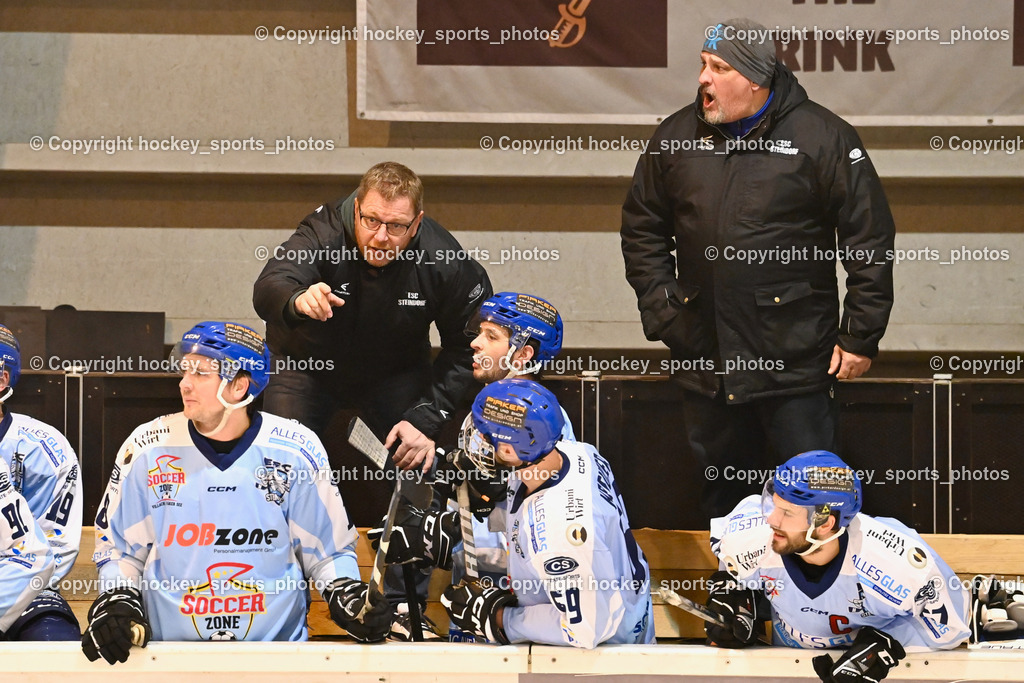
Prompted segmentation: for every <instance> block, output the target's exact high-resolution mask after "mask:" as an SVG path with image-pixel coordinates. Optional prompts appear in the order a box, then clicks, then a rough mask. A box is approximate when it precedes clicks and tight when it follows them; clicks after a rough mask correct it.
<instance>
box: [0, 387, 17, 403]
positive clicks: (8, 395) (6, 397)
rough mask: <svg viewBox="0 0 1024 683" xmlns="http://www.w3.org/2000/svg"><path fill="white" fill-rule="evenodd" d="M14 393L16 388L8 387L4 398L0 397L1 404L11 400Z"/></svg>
mask: <svg viewBox="0 0 1024 683" xmlns="http://www.w3.org/2000/svg"><path fill="white" fill-rule="evenodd" d="M13 393H14V387H7V391H5V392H4V394H3V396H0V403H3V402H4V401H6V400H7V399H9V398H10V397H11V394H13Z"/></svg>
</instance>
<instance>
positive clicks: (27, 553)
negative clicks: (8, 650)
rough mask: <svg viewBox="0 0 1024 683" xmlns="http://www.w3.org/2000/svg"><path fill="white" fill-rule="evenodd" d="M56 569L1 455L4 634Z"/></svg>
mask: <svg viewBox="0 0 1024 683" xmlns="http://www.w3.org/2000/svg"><path fill="white" fill-rule="evenodd" d="M53 568H54V562H53V551H52V550H51V549H50V544H49V543H47V542H46V538H45V537H44V536H43V531H42V529H41V528H40V526H39V525H38V524H37V523H36V521H35V519H34V518H33V516H32V513H31V512H30V511H29V508H28V501H26V500H25V498H24V497H23V496H22V495H21V494H20V493H18V491H17V489H15V488H14V486H13V484H12V483H11V473H10V471H9V470H8V469H7V463H6V462H5V461H4V460H3V459H2V458H0V586H3V590H0V633H3V632H4V631H6V630H7V629H9V628H10V627H11V624H13V623H14V622H15V621H16V620H17V619H18V617H20V616H21V615H22V613H23V612H24V611H25V609H26V608H27V607H28V605H29V603H30V602H32V601H33V600H34V599H35V597H36V596H37V595H39V591H40V590H42V589H43V588H44V587H45V586H46V585H47V583H48V582H49V581H50V576H51V575H52V574H53Z"/></svg>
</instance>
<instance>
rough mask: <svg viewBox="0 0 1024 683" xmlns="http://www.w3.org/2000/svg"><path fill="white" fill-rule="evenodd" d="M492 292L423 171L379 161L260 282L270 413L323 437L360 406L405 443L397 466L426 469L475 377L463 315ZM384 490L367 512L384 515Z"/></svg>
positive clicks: (274, 258) (313, 218)
mask: <svg viewBox="0 0 1024 683" xmlns="http://www.w3.org/2000/svg"><path fill="white" fill-rule="evenodd" d="M492 293H493V292H492V289H491V283H490V280H489V279H488V277H487V273H486V272H485V271H484V269H483V267H482V266H481V265H480V264H479V263H477V262H476V261H474V260H473V259H472V258H469V256H467V255H466V254H465V252H464V250H463V249H462V246H461V245H460V244H459V243H458V242H457V241H456V240H455V238H454V237H452V236H451V234H450V233H449V232H448V231H447V230H445V229H444V228H443V227H441V225H439V224H438V223H437V222H436V221H434V220H432V219H430V218H429V217H427V216H425V215H424V213H423V184H422V182H421V181H420V179H419V177H417V175H416V174H415V173H413V172H412V171H411V170H410V169H408V168H406V167H405V166H403V165H402V164H399V163H395V162H383V163H380V164H377V165H376V166H374V167H373V168H371V169H370V170H369V171H367V172H366V174H365V175H364V176H363V178H362V180H361V181H360V183H359V187H358V189H357V190H356V191H355V192H354V193H353V194H351V195H350V196H348V197H347V198H345V199H340V200H338V201H335V202H333V203H330V204H324V205H323V206H321V207H320V208H318V209H317V210H316V211H314V212H313V213H311V214H310V215H309V216H307V217H306V218H305V219H303V221H302V222H301V223H300V224H299V227H298V229H297V230H296V231H295V232H294V233H293V234H292V236H291V237H289V238H288V240H287V241H286V242H285V243H284V244H282V245H281V246H280V247H278V248H277V249H275V250H274V251H273V252H272V254H271V257H270V260H269V261H268V262H267V265H266V266H265V267H264V269H263V272H262V273H261V274H260V276H259V278H258V279H257V280H256V284H255V287H254V289H253V307H254V308H255V309H256V312H257V313H258V314H259V316H260V317H261V318H262V319H263V320H265V321H266V323H267V341H268V344H269V346H270V350H271V353H272V356H273V360H272V367H273V369H274V370H275V374H274V375H273V376H272V377H271V380H270V386H269V387H268V388H267V390H266V393H265V394H264V396H265V398H264V409H265V410H267V411H269V412H272V413H275V414H277V415H281V416H283V417H291V418H295V419H297V420H299V421H300V422H302V423H303V424H305V425H306V426H307V427H309V428H310V429H312V430H313V431H314V432H316V433H317V434H318V435H323V432H324V429H325V428H326V426H327V423H328V421H329V420H330V418H331V415H332V414H333V413H334V412H335V410H336V409H338V408H356V409H358V410H359V412H360V414H361V416H362V417H363V419H364V420H365V421H366V422H367V424H368V425H369V426H370V428H371V429H373V431H374V432H375V433H377V435H378V436H379V437H381V438H382V439H385V445H387V446H388V447H390V446H391V445H392V444H393V443H394V442H395V441H396V440H400V441H401V445H400V446H399V447H398V450H397V452H396V454H395V458H394V459H395V464H396V465H397V466H398V467H399V468H401V469H413V468H416V467H422V468H424V469H426V468H428V467H429V466H430V464H431V462H432V460H433V457H434V439H435V438H436V437H437V435H438V432H439V431H440V430H441V427H442V426H443V424H444V423H445V422H446V421H447V420H448V419H449V418H450V417H451V415H452V413H453V412H454V410H455V408H456V406H457V404H458V403H459V401H460V399H462V397H463V395H464V394H466V392H467V390H468V389H469V388H470V386H471V385H473V367H472V366H473V351H472V349H470V347H469V342H470V339H469V337H468V336H467V335H466V333H465V328H466V322H467V321H468V320H469V318H470V317H471V316H472V315H473V314H474V313H476V311H477V310H478V309H479V308H480V304H481V303H482V302H483V301H484V300H485V299H487V298H488V297H490V296H491V294H492ZM431 323H433V324H434V325H436V327H437V331H438V333H439V334H440V338H441V351H440V353H439V354H438V355H437V357H436V358H435V359H434V360H433V362H431V349H430V335H429V332H430V325H431ZM384 488H390V487H389V486H388V487H383V486H382V487H381V500H380V502H381V509H380V510H366V514H367V516H368V519H374V520H376V519H379V516H380V514H381V513H382V512H383V505H384V504H385V503H386V501H387V497H386V495H385V492H384V490H383V489H384Z"/></svg>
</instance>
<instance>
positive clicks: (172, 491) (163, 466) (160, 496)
mask: <svg viewBox="0 0 1024 683" xmlns="http://www.w3.org/2000/svg"><path fill="white" fill-rule="evenodd" d="M179 460H181V458H179V457H178V456H176V455H161V456H159V457H157V458H156V460H154V462H155V463H156V467H154V468H153V469H151V470H149V477H148V479H147V483H148V484H149V490H150V491H152V492H153V495H155V496H156V499H157V502H159V503H173V502H177V499H178V492H179V491H180V490H181V487H182V486H184V485H185V470H183V469H182V468H180V467H178V466H177V465H175V464H174V463H176V462H178V461H179Z"/></svg>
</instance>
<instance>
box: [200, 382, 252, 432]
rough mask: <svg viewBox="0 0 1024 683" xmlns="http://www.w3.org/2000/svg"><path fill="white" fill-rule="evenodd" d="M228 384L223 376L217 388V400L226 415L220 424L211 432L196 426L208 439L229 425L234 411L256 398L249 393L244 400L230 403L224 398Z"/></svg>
mask: <svg viewBox="0 0 1024 683" xmlns="http://www.w3.org/2000/svg"><path fill="white" fill-rule="evenodd" d="M227 385H228V381H227V379H224V378H223V377H222V378H221V380H220V387H218V388H217V400H218V401H220V404H221V405H222V406H224V415H222V416H221V418H220V424H218V425H217V427H216V428H215V429H213V430H212V431H209V432H204V431H203V430H201V429H199V427H198V426H197V427H196V431H197V432H199V433H200V434H202V435H203V436H205V437H206V438H207V439H212V438H213V435H214V434H217V433H219V432H220V431H221V430H222V429H224V427H225V426H227V424H228V420H229V419H231V414H232V412H234V411H235V410H238V409H239V408H244V407H245V406H247V405H249V404H250V403H252V401H253V399H254V398H256V397H255V396H253V395H252V394H249V395H248V396H247V397H246V398H245V400H244V401H239V402H238V403H228V402H227V399H225V398H224V387H226V386H227ZM193 424H195V423H193Z"/></svg>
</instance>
